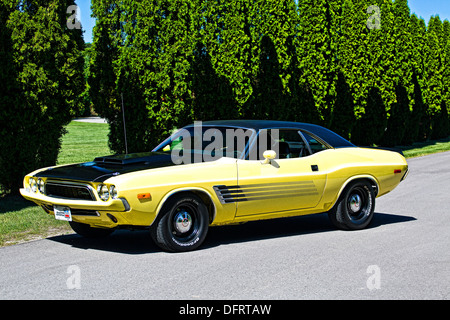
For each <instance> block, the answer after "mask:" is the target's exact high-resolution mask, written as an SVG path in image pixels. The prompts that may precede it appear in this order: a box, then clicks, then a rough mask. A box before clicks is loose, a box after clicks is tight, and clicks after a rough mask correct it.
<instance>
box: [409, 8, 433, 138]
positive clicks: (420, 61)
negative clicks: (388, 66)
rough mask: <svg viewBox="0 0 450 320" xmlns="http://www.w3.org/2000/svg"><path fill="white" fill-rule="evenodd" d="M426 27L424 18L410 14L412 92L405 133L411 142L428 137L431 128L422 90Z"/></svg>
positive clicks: (424, 81)
mask: <svg viewBox="0 0 450 320" xmlns="http://www.w3.org/2000/svg"><path fill="white" fill-rule="evenodd" d="M426 29H427V28H426V24H425V20H423V19H419V18H417V16H416V15H415V14H413V15H411V32H410V34H411V40H412V43H413V46H412V52H411V53H412V56H411V65H412V68H413V77H412V84H413V86H414V94H413V109H412V113H411V120H410V130H407V133H406V136H407V137H409V138H408V140H409V142H411V143H412V142H414V141H423V140H426V139H428V138H429V137H430V130H431V125H430V115H429V110H428V106H427V105H426V103H425V102H424V97H423V91H424V90H426V88H427V82H426V79H425V59H426V58H425V52H426V47H427V46H426ZM408 140H407V141H408Z"/></svg>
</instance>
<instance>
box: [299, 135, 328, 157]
mask: <svg viewBox="0 0 450 320" xmlns="http://www.w3.org/2000/svg"><path fill="white" fill-rule="evenodd" d="M302 134H303V136H304V137H305V139H306V141H307V142H308V144H309V147H310V148H311V153H313V154H314V153H317V152H320V151H323V150H326V149H328V147H327V146H325V145H324V144H322V143H321V142H319V141H317V140H316V139H315V138H313V137H312V136H311V135H310V134H308V133H306V132H303V131H302Z"/></svg>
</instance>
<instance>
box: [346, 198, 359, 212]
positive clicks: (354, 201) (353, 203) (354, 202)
mask: <svg viewBox="0 0 450 320" xmlns="http://www.w3.org/2000/svg"><path fill="white" fill-rule="evenodd" d="M349 207H350V210H351V211H352V212H353V213H356V212H358V211H359V209H360V208H361V197H360V196H359V195H358V194H354V195H352V196H351V197H350V199H349Z"/></svg>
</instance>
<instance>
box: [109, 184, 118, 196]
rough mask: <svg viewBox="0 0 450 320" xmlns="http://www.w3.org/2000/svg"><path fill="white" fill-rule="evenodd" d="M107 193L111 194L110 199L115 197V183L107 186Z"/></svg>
mask: <svg viewBox="0 0 450 320" xmlns="http://www.w3.org/2000/svg"><path fill="white" fill-rule="evenodd" d="M109 194H110V195H111V198H112V199H117V188H116V186H115V185H112V186H111V187H109Z"/></svg>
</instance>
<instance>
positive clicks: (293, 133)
mask: <svg viewBox="0 0 450 320" xmlns="http://www.w3.org/2000/svg"><path fill="white" fill-rule="evenodd" d="M257 140H258V141H257V143H256V144H254V146H253V147H254V148H257V151H256V152H254V154H257V157H258V159H254V160H251V157H250V159H249V160H238V161H237V172H238V184H237V186H235V189H234V190H232V191H233V192H235V194H236V195H237V197H236V199H237V201H236V202H237V213H236V216H238V217H239V216H249V215H259V214H269V213H275V212H282V211H290V210H300V209H307V208H314V207H315V206H317V204H318V203H319V201H320V199H321V198H322V194H323V191H324V188H325V183H326V178H327V175H326V173H324V172H321V171H320V157H319V156H318V154H311V148H310V147H309V145H308V141H307V139H305V137H304V136H303V135H302V134H301V132H300V131H299V130H298V129H270V130H265V131H264V130H261V131H260V132H259V134H258V139H257ZM253 150H255V149H253ZM266 150H274V151H275V152H276V153H277V157H276V158H275V159H274V160H271V161H270V163H264V158H263V157H262V154H263V152H264V151H266Z"/></svg>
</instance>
